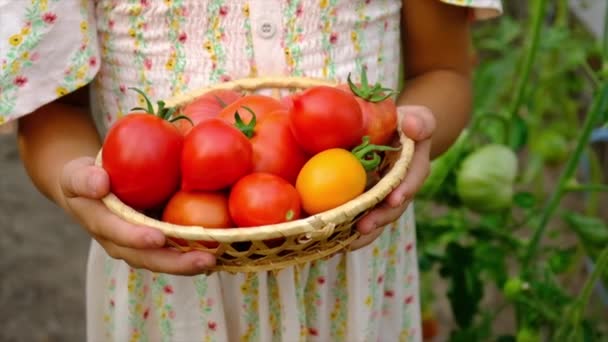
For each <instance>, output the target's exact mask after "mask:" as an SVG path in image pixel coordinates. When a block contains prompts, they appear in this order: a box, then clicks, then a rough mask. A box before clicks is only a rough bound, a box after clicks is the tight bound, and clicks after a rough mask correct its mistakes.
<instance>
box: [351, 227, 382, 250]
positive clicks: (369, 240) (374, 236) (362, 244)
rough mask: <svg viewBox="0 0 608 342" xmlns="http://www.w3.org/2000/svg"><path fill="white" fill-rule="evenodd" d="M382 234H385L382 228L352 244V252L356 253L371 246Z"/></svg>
mask: <svg viewBox="0 0 608 342" xmlns="http://www.w3.org/2000/svg"><path fill="white" fill-rule="evenodd" d="M382 232H384V229H383V228H380V229H376V230H374V231H372V232H371V233H370V234H366V235H362V236H361V237H359V238H358V239H357V240H355V241H353V242H352V243H351V244H350V250H351V251H356V250H357V249H360V248H363V247H365V246H367V245H369V244H370V243H372V242H374V241H375V240H376V239H377V238H378V237H379V236H380V235H381V234H382Z"/></svg>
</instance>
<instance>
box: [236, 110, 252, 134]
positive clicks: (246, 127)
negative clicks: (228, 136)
mask: <svg viewBox="0 0 608 342" xmlns="http://www.w3.org/2000/svg"><path fill="white" fill-rule="evenodd" d="M242 108H245V110H247V111H248V112H249V113H251V120H249V122H248V123H245V122H244V121H243V119H242V118H241V115H240V114H239V111H238V110H237V111H236V112H234V121H235V122H236V123H235V124H234V127H236V128H237V129H238V130H239V131H241V132H243V134H245V136H246V137H247V138H249V139H251V138H253V134H254V133H255V125H256V123H257V119H256V116H255V113H254V112H253V110H251V108H249V107H246V106H242Z"/></svg>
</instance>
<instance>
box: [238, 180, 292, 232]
mask: <svg viewBox="0 0 608 342" xmlns="http://www.w3.org/2000/svg"><path fill="white" fill-rule="evenodd" d="M228 208H229V210H230V216H231V217H232V220H233V221H234V223H236V224H237V225H238V226H239V227H252V226H260V225H268V224H276V223H281V222H287V221H292V220H296V219H298V218H299V217H300V211H301V209H300V196H299V194H298V192H297V191H296V189H295V187H294V186H293V185H291V184H289V183H288V182H287V181H286V180H284V179H283V178H281V177H279V176H276V175H273V174H270V173H263V172H256V173H251V174H249V175H247V176H245V177H243V178H241V179H240V180H239V181H238V182H237V183H236V184H234V186H233V187H232V189H231V191H230V195H229V197H228Z"/></svg>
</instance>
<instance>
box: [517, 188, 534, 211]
mask: <svg viewBox="0 0 608 342" xmlns="http://www.w3.org/2000/svg"><path fill="white" fill-rule="evenodd" d="M513 201H514V202H515V204H516V205H517V206H518V207H520V208H523V209H531V208H534V206H535V205H536V197H535V196H534V194H532V193H531V192H518V193H516V194H515V197H514V198H513Z"/></svg>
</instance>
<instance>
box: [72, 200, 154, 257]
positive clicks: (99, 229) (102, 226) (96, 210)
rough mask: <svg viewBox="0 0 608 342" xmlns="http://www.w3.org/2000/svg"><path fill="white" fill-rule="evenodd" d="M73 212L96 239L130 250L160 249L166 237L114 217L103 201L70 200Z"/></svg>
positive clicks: (150, 229)
mask: <svg viewBox="0 0 608 342" xmlns="http://www.w3.org/2000/svg"><path fill="white" fill-rule="evenodd" d="M68 204H69V206H70V208H71V210H72V212H73V213H74V214H75V215H76V216H77V217H79V219H80V221H82V223H83V225H84V226H85V227H86V229H87V230H88V231H89V232H90V233H91V234H92V235H93V236H95V237H96V238H98V239H104V240H108V241H111V242H112V243H114V244H116V245H119V246H122V247H128V248H159V247H162V246H164V245H165V235H164V234H163V233H162V232H161V231H159V230H157V229H154V228H150V227H142V226H137V225H134V224H131V223H128V222H126V221H124V220H122V219H121V218H119V217H118V216H116V215H114V214H113V213H112V212H111V211H110V210H109V209H108V208H107V207H106V206H105V205H104V204H103V203H102V202H101V201H99V200H92V199H87V198H73V199H70V200H68Z"/></svg>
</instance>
